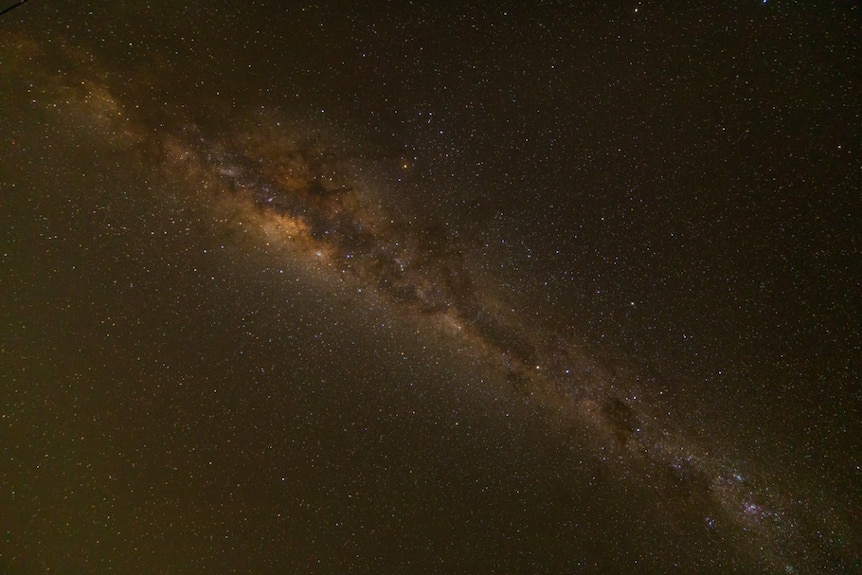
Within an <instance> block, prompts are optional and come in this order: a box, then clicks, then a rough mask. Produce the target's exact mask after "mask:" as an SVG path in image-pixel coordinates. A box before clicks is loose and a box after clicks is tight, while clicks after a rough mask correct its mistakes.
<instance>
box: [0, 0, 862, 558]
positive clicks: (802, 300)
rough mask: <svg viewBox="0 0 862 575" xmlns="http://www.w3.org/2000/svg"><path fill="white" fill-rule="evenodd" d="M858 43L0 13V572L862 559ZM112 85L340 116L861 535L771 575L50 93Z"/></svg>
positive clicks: (409, 18) (407, 9) (106, 12)
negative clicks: (223, 218)
mask: <svg viewBox="0 0 862 575" xmlns="http://www.w3.org/2000/svg"><path fill="white" fill-rule="evenodd" d="M860 30H862V28H860V10H859V7H858V5H857V4H856V3H853V2H817V3H813V2H812V3H802V2H799V3H796V2H772V1H770V2H755V1H750V2H746V1H742V2H733V3H726V4H722V5H721V6H715V5H712V4H711V3H700V2H680V3H676V2H674V3H665V2H661V3H651V2H640V3H638V2H620V3H604V2H597V3H591V2H577V3H570V4H565V3H530V5H529V6H526V5H522V4H520V3H505V2H504V3H484V2H482V3H453V4H451V5H447V4H446V3H434V4H431V5H425V4H421V3H408V2H404V3H391V4H390V3H374V2H372V3H365V4H364V5H363V6H361V7H356V6H348V5H347V4H345V3H302V2H290V3H281V2H243V3H236V2H188V3H173V2H171V3H168V2H152V3H139V2H95V3H90V5H87V6H83V5H60V4H57V3H51V2H38V1H36V2H27V3H26V4H24V5H22V6H20V7H19V8H16V9H15V10H13V11H10V12H9V13H7V14H5V15H3V16H2V17H0V38H2V44H3V53H2V54H0V69H3V73H2V74H1V75H0V86H2V88H0V89H2V94H3V105H2V108H0V132H2V133H3V134H4V136H3V138H2V141H0V146H2V149H0V152H2V157H3V167H2V171H0V188H2V195H0V218H2V226H0V229H2V232H0V257H2V259H0V266H2V271H0V310H2V313H0V317H2V320H0V321H2V335H0V389H2V397H3V398H4V399H3V401H2V403H0V425H2V427H0V429H2V434H0V449H2V460H0V484H2V492H0V527H2V529H0V533H2V539H0V572H3V573H41V572H46V571H48V570H52V571H56V572H61V573H104V572H112V571H116V572H125V571H128V570H129V569H131V568H137V569H138V570H139V571H142V572H169V573H189V572H238V573H242V572H256V573H266V572H271V573H281V572H296V571H300V572H346V571H353V572H404V571H410V572H441V571H442V572H484V573H487V572H501V573H513V572H549V573H550V572H584V573H593V572H620V571H626V572H667V571H668V570H669V569H671V570H674V571H676V572H699V573H703V572H713V571H714V572H750V571H751V569H753V568H755V567H752V565H754V566H756V568H757V569H758V570H769V569H775V570H776V571H786V572H823V571H825V570H827V569H834V570H837V571H840V570H846V571H848V572H849V571H851V570H852V569H854V568H857V569H858V568H859V561H860V559H859V553H860V543H859V523H860V517H859V514H858V511H855V512H854V511H853V509H857V510H858V508H859V505H860V501H862V484H860V481H862V475H860V468H859V466H860V456H862V453H860V452H862V449H860V444H859V437H860V434H862V428H860V416H862V404H861V403H860V400H862V396H860V384H859V373H860V365H859V363H860V345H862V341H860V333H859V325H860V317H859V316H860V313H859V312H860V309H859V307H860V306H859V298H860V274H859V263H858V262H859V258H860V253H859V252H860V239H862V238H860V231H859V230H860V227H859V223H858V222H859V217H860V215H862V210H860V197H859V196H860V193H859V191H860V183H859V182H860V181H862V160H860V146H859V144H860V142H862V133H860V132H862V129H860V127H862V119H860V113H862V112H860V106H859V102H860V101H862V89H860V88H862V85H860V83H862V77H860V70H862V65H860V48H862V45H860V42H862V34H860ZM36 52H38V53H40V54H47V55H48V56H43V57H41V59H40V58H36V57H34V56H33V57H31V56H32V54H35V53H36ZM52 58H54V59H53V60H52ZM94 76H98V77H99V80H100V82H101V83H102V85H105V86H108V87H109V88H110V90H111V97H112V98H114V99H116V100H117V101H119V102H122V104H123V106H125V107H126V108H128V109H134V110H135V113H136V114H137V115H138V117H139V118H141V123H142V124H143V125H146V126H147V130H148V132H147V133H148V134H150V135H151V136H152V138H157V137H158V136H159V134H161V133H163V132H165V131H168V130H174V131H176V130H178V129H180V127H181V126H182V125H184V124H185V123H190V122H193V123H194V124H196V125H198V126H203V127H205V129H206V130H207V131H208V132H210V133H217V132H220V131H222V132H226V133H230V132H231V130H232V126H234V125H235V123H236V117H237V116H239V115H242V114H245V113H248V112H249V111H255V110H266V111H273V110H274V111H276V112H275V113H278V114H282V115H284V116H289V117H290V118H293V119H294V120H293V121H294V123H301V124H302V125H303V126H304V128H303V129H304V130H306V131H312V132H314V131H321V132H326V133H327V134H338V135H339V136H338V139H339V142H340V145H341V146H342V147H343V149H347V150H349V155H350V158H351V162H352V163H353V164H354V165H355V166H358V170H359V171H360V172H362V173H363V174H364V177H367V178H368V180H369V181H375V182H378V185H379V186H381V187H384V188H386V190H387V192H386V194H388V195H384V197H390V198H396V199H393V200H392V205H393V206H396V207H394V208H390V209H393V210H405V211H410V213H413V214H419V215H418V216H417V217H420V218H422V217H425V218H427V219H429V220H433V221H434V222H435V225H440V226H442V227H443V228H445V230H446V234H447V237H448V238H449V240H450V241H452V242H455V243H456V244H457V247H458V249H459V250H461V251H464V252H469V253H471V254H472V256H473V257H471V258H470V261H471V262H478V263H476V266H477V267H478V268H481V269H477V272H479V273H482V274H484V275H487V276H490V277H494V278H496V279H497V281H498V282H499V285H500V286H501V288H500V289H502V290H503V291H504V292H506V293H508V294H509V297H510V298H511V301H513V302H515V304H513V305H516V306H517V307H518V309H519V312H520V313H522V314H523V316H524V317H527V318H530V319H531V321H535V322H536V323H537V324H539V325H546V326H554V327H565V328H567V329H573V330H575V331H576V332H577V333H578V334H579V336H580V337H581V338H582V339H583V341H584V342H585V345H586V346H588V349H590V350H591V353H593V354H594V355H595V356H596V357H600V358H602V360H603V361H607V362H610V363H616V364H619V365H622V366H624V367H625V368H626V369H627V370H628V371H631V372H634V373H638V374H640V377H642V378H643V379H644V380H645V381H648V382H649V385H650V386H652V387H653V389H655V390H661V394H660V395H661V396H662V397H663V398H664V399H663V400H662V401H663V403H662V410H663V411H664V412H665V413H666V417H667V420H668V421H669V422H672V425H673V427H674V428H679V429H682V430H684V431H685V433H687V434H689V435H691V436H694V437H697V438H698V440H699V441H701V442H702V443H703V444H704V445H706V446H708V448H709V449H713V450H715V451H721V452H722V453H724V454H726V457H728V458H729V459H732V460H734V461H737V462H739V464H740V465H741V466H743V467H744V465H745V464H746V463H751V462H759V463H758V465H761V466H762V468H764V469H766V470H768V472H769V474H771V475H773V476H778V477H787V478H789V479H787V480H786V483H785V485H784V487H785V488H788V487H787V486H788V485H789V486H790V487H789V488H788V489H789V490H790V491H791V492H793V493H794V494H795V495H793V497H798V498H799V499H805V498H806V497H813V498H814V499H816V500H817V501H818V505H822V506H823V507H824V508H826V509H828V510H829V511H830V513H832V512H834V513H835V514H836V515H839V516H841V517H843V518H844V519H842V521H841V522H838V521H837V520H836V523H840V524H841V525H842V526H843V527H842V528H840V529H839V528H835V531H834V532H829V531H828V530H827V529H821V530H815V531H816V536H815V535H812V536H810V537H809V536H808V535H806V536H805V537H803V538H802V539H804V540H800V541H796V540H794V541H791V542H790V544H789V546H788V547H789V548H788V549H782V551H781V553H779V554H780V555H781V556H782V559H781V561H779V562H777V563H776V562H775V561H772V560H771V559H770V560H769V561H767V562H766V563H764V564H761V563H759V561H760V559H759V558H758V557H757V556H756V553H755V552H752V553H748V551H746V533H745V530H743V532H742V534H741V535H738V536H737V535H735V534H734V535H722V534H721V533H717V532H716V531H714V530H709V529H706V528H704V527H703V525H702V523H703V517H702V515H703V514H702V513H701V512H700V510H699V509H698V506H697V504H695V503H692V502H690V501H686V502H683V503H681V504H679V505H669V504H668V505H665V504H663V503H662V500H664V499H665V497H664V494H663V492H662V491H661V489H660V488H656V489H655V490H652V489H651V488H650V487H648V486H647V487H644V485H643V483H644V479H643V477H641V476H639V475H638V472H637V470H635V471H631V472H630V470H628V469H626V465H625V464H623V465H622V466H621V468H622V471H620V467H608V466H607V465H605V464H604V463H603V461H602V458H601V457H598V456H596V454H595V446H594V445H592V444H591V442H590V440H589V438H588V436H580V435H571V434H569V435H565V434H564V435H561V434H560V433H557V432H555V431H553V429H552V427H553V426H550V425H549V424H548V422H547V417H546V415H544V414H543V413H542V409H541V408H540V407H536V406H535V405H534V404H531V403H529V402H525V401H524V400H523V398H522V397H520V396H519V395H518V394H516V393H506V392H505V391H504V390H501V389H500V388H498V387H495V386H494V385H490V384H488V383H487V382H486V381H485V379H484V378H483V374H484V373H485V372H484V371H483V370H482V368H481V367H477V365H476V362H475V361H474V360H473V359H471V358H472V356H471V354H470V353H469V351H470V350H469V349H465V344H461V343H458V342H457V341H455V340H453V339H451V338H446V337H443V336H441V335H440V334H436V335H435V334H434V333H430V332H429V331H428V330H424V329H423V328H421V327H417V321H416V318H414V317H412V316H411V314H410V313H406V312H405V311H404V309H402V308H399V307H398V306H397V305H394V304H392V302H387V301H385V297H382V298H381V297H376V296H375V295H374V294H364V295H362V294H357V293H356V292H355V290H353V289H352V288H350V287H345V285H344V284H341V283H338V282H333V281H332V280H331V278H327V276H326V274H325V273H324V274H314V273H310V272H309V270H308V268H307V266H304V265H303V264H302V262H298V261H295V258H291V257H286V256H285V252H284V251H282V250H279V249H277V247H274V246H271V245H262V244H261V243H260V242H259V241H256V240H255V239H254V238H253V237H252V236H253V234H237V233H235V232H234V231H230V230H225V229H224V228H221V227H219V226H216V225H213V223H212V222H211V221H210V220H211V219H212V216H208V214H209V212H208V211H207V210H206V209H205V208H202V207H201V206H200V205H197V204H196V200H195V198H196V197H197V196H195V195H194V194H190V193H189V192H188V184H187V183H184V176H183V175H182V174H178V173H175V172H173V173H172V171H171V170H170V169H165V167H164V166H163V165H160V164H159V162H155V161H153V156H152V155H147V154H146V153H139V152H138V151H137V150H138V149H139V147H140V146H138V144H135V145H132V144H128V143H123V142H122V141H121V140H122V139H121V138H120V139H117V138H105V137H103V134H101V133H100V132H99V128H98V125H97V122H96V121H95V120H94V119H93V118H92V117H88V116H87V114H86V113H84V112H82V107H81V106H80V105H79V103H80V98H77V99H76V96H75V93H74V91H69V90H67V89H62V88H58V86H66V87H68V86H76V85H80V84H81V81H80V80H87V79H91V78H92V77H94ZM144 139H145V140H146V139H147V138H146V137H145V138H144ZM818 509H819V507H818ZM691 525H697V526H698V527H699V529H691ZM806 533H807V532H806ZM740 549H742V551H740ZM791 565H792V567H791Z"/></svg>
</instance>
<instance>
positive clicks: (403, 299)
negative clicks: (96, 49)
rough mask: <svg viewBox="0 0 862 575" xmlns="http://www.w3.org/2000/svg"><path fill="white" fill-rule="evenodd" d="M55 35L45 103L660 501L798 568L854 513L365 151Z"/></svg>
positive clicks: (10, 45) (16, 46)
mask: <svg viewBox="0 0 862 575" xmlns="http://www.w3.org/2000/svg"><path fill="white" fill-rule="evenodd" d="M3 48H4V51H6V52H7V53H12V54H17V57H14V58H13V59H12V60H13V63H14V64H16V65H19V66H23V65H24V63H25V61H27V60H28V59H33V58H35V59H37V60H38V59H39V58H41V57H43V55H42V54H40V53H39V49H38V48H36V47H35V45H33V44H32V43H30V42H28V41H27V40H26V39H24V38H15V37H12V39H11V40H10V39H8V38H7V40H6V41H5V42H4V46H3ZM63 51H64V53H65V55H66V56H65V57H67V58H69V60H70V61H71V62H72V63H70V64H69V67H70V68H75V67H76V66H78V65H79V63H80V62H82V61H83V62H86V63H87V70H86V71H78V72H73V73H70V74H67V75H59V76H55V75H53V74H52V72H51V71H50V70H52V69H53V68H51V67H49V66H48V65H47V64H44V65H43V66H42V67H41V68H38V74H39V76H40V77H41V78H42V79H44V80H45V81H46V82H47V85H49V86H51V90H53V92H50V93H47V94H45V95H44V100H43V101H42V102H41V105H43V106H44V107H45V108H46V109H48V110H49V112H51V113H57V114H59V115H61V116H65V118H66V121H69V122H75V121H76V120H75V118H76V117H77V118H78V119H79V120H80V122H82V123H84V124H86V125H88V126H89V127H88V129H90V130H94V131H95V133H96V134H98V135H99V136H100V137H102V138H103V139H104V140H105V141H107V142H109V143H111V144H112V145H114V146H115V147H116V148H117V149H122V150H126V151H127V152H131V153H133V154H136V155H137V157H140V158H142V159H143V161H145V162H149V163H155V164H156V165H158V166H159V167H160V169H162V170H164V172H165V173H166V174H168V175H169V176H170V177H172V178H174V180H175V182H176V187H175V191H176V193H178V194H179V193H184V194H187V195H188V196H189V197H193V198H198V199H199V200H200V201H201V204H202V207H201V212H202V213H208V214H210V215H211V217H212V218H213V219H214V220H217V221H218V222H219V225H221V226H224V227H228V228H229V227H232V226H233V227H236V226H237V225H239V224H240V223H241V224H242V225H243V226H251V227H253V228H255V229H256V230H257V232H256V233H257V234H258V236H259V237H260V238H266V241H268V242H272V243H278V244H279V245H282V246H284V247H285V248H286V250H287V251H285V257H293V258H296V259H297V260H298V261H302V262H306V263H307V264H308V265H313V266H318V267H320V268H322V270H323V271H322V272H321V273H322V274H323V275H324V276H325V277H329V278H331V279H332V280H333V281H335V280H338V281H348V282H351V283H352V284H355V285H357V286H360V287H361V288H362V289H363V290H365V291H366V292H369V291H370V292H372V293H373V294H375V296H376V297H380V298H383V299H385V300H387V301H388V302H389V303H390V304H391V305H392V306H394V308H395V309H397V310H399V313H401V314H402V315H403V317H405V318H409V320H410V321H413V322H415V323H416V324H417V325H419V326H422V329H430V330H437V331H439V332H441V333H443V334H445V337H447V338H450V339H452V340H454V341H457V342H459V343H460V344H462V345H463V347H464V348H465V349H467V350H468V352H469V353H470V354H472V355H474V356H476V357H481V358H482V360H483V361H484V362H485V363H484V364H485V365H488V366H490V368H489V369H490V370H491V371H493V372H494V374H492V375H493V376H496V377H497V378H498V379H499V380H501V381H503V382H504V385H503V386H502V387H501V388H500V389H499V391H498V392H499V393H509V394H511V395H513V396H516V397H518V398H520V400H521V401H523V402H527V403H530V404H532V405H536V406H538V407H539V409H541V410H544V411H546V412H547V413H548V414H549V416H548V425H549V426H552V427H554V428H555V430H556V431H557V432H559V433H561V434H562V435H563V436H564V437H565V435H566V433H568V432H569V431H572V430H573V431H572V436H573V437H574V434H575V433H580V432H582V431H584V430H585V432H586V433H587V436H588V437H589V438H590V441H591V442H592V445H591V449H592V450H593V452H594V453H595V456H596V457H597V458H600V459H601V460H602V461H604V465H606V466H607V467H608V468H609V469H611V470H612V471H613V472H616V473H623V472H624V470H626V472H628V471H629V470H632V469H633V470H635V473H636V474H637V476H638V478H639V479H638V481H642V482H645V483H651V485H650V486H649V488H650V489H654V490H655V491H656V492H658V493H659V494H660V497H662V498H666V499H667V500H668V501H670V502H671V503H669V505H674V504H675V503H674V502H678V503H679V504H680V505H685V506H693V507H694V508H696V509H698V510H699V511H698V513H699V515H700V517H701V521H702V525H701V527H702V528H703V529H704V530H707V531H713V530H714V531H716V532H720V533H725V534H728V537H731V538H733V537H737V536H738V537H740V538H741V539H742V540H746V541H747V543H745V547H746V548H748V549H755V551H753V552H752V554H753V555H754V559H753V560H754V561H755V562H757V563H758V564H760V565H765V566H767V567H768V568H770V569H776V570H778V571H786V572H794V571H795V570H796V569H799V568H800V567H799V565H798V562H799V561H803V562H804V560H803V559H802V558H803V557H805V555H806V553H807V551H806V550H807V549H808V544H807V543H806V540H807V538H809V537H810V536H811V533H812V532H816V531H817V530H818V529H821V528H829V529H832V530H842V529H848V527H847V526H845V525H844V524H843V523H842V519H840V518H839V517H837V516H834V515H832V514H831V513H830V512H829V511H828V508H829V506H828V504H827V505H824V506H818V504H816V503H815V502H812V501H809V500H807V499H806V498H805V496H804V495H798V494H795V493H785V492H780V491H776V490H775V489H774V488H773V484H774V480H773V477H770V476H769V475H766V476H764V475H763V472H762V471H760V470H758V471H755V472H750V471H749V470H747V469H744V468H741V467H739V466H737V465H736V464H735V463H734V462H733V461H732V459H730V458H729V457H726V456H723V455H722V454H720V453H714V452H709V451H708V450H706V449H705V448H703V447H700V446H699V445H698V442H697V441H696V440H694V439H693V438H690V437H687V436H686V434H685V433H683V432H682V431H680V430H678V429H677V428H676V426H675V424H674V422H673V421H672V420H669V419H668V416H667V415H665V414H664V413H663V412H662V409H661V407H660V402H658V401H657V400H658V397H657V394H658V390H656V389H652V388H651V387H650V386H649V384H648V383H645V379H643V378H641V377H639V376H638V375H637V374H636V373H632V370H631V369H628V368H627V367H626V366H624V365H614V364H613V362H611V361H609V360H607V359H605V358H602V357H601V356H600V355H599V354H598V353H596V352H594V351H593V350H591V349H590V348H589V346H587V345H585V344H584V343H582V338H580V337H579V334H578V333H577V331H576V330H575V329H574V328H573V329H571V330H568V331H566V330H560V329H559V328H557V327H552V326H549V325H545V324H543V322H541V321H536V320H535V319H534V317H533V316H531V315H530V314H528V313H527V312H525V311H524V310H520V309H518V308H517V307H515V306H513V305H512V304H511V303H510V302H509V301H508V300H507V299H506V298H505V297H504V296H502V295H500V293H499V290H496V289H495V286H494V283H495V278H494V277H493V274H490V273H489V272H488V271H486V270H479V269H478V268H477V266H476V262H475V256H474V255H471V254H469V253H467V252H468V250H467V249H465V246H463V244H462V242H463V240H462V239H461V238H460V237H459V236H458V233H457V229H455V230H453V229H452V227H451V226H449V225H447V222H445V221H442V220H440V219H439V218H438V217H436V216H433V215H429V214H423V213H410V212H409V211H407V210H409V209H411V208H410V204H409V202H404V203H402V204H399V203H397V202H388V201H387V200H388V199H391V198H388V197H387V192H386V190H385V189H384V190H373V189H371V188H370V187H367V186H368V184H367V181H366V180H363V178H362V177H361V175H360V174H361V172H362V171H363V169H364V164H363V162H365V161H366V160H365V158H364V157H363V155H362V154H360V153H354V152H349V151H345V150H344V149H341V148H339V147H338V146H334V145H332V143H331V142H330V141H329V140H330V139H331V138H330V136H321V137H316V136H315V135H313V134H311V133H310V131H309V130H307V129H305V128H302V129H300V128H297V127H296V125H295V124H293V123H291V122H289V121H287V120H285V119H284V115H283V114H280V113H279V112H277V111H255V112H250V113H249V112H247V111H240V112H237V113H235V114H233V115H232V116H231V117H230V118H228V119H227V120H226V121H225V122H214V121H210V122H208V123H207V125H204V122H202V121H200V120H199V119H197V118H195V116H194V114H187V113H176V114H173V113H165V115H164V117H163V118H157V119H156V120H154V119H153V117H152V115H153V112H149V115H147V114H142V113H141V112H140V111H139V110H138V109H137V106H136V105H135V102H136V100H135V96H134V95H135V94H136V93H137V92H138V90H139V89H140V88H139V87H136V86H128V85H126V84H124V83H122V82H118V81H117V80H116V79H114V75H115V72H109V71H108V70H106V69H103V68H101V67H100V65H99V64H97V63H96V59H95V57H94V56H92V55H90V54H89V53H87V52H85V51H81V50H77V49H73V48H71V47H66V48H65V49H64V50H63ZM127 92H128V93H131V94H132V95H131V96H127V95H125V93H127ZM53 108H58V109H57V110H56V111H53V110H52V109H53ZM155 115H156V116H158V114H155ZM360 138H361V136H360ZM368 169H371V168H368ZM396 206H397V207H396ZM405 206H406V207H405ZM156 209H158V207H156ZM261 241H263V240H262V239H261ZM490 379H493V377H489V380H490ZM489 385H490V384H489ZM771 472H773V473H777V471H776V470H771ZM824 525H825V526H826V527H822V526H824ZM827 560H828V559H827Z"/></svg>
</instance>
